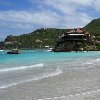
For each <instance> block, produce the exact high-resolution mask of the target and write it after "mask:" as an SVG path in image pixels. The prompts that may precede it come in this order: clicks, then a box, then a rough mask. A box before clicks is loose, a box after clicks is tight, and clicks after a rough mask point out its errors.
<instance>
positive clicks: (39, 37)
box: [0, 18, 100, 50]
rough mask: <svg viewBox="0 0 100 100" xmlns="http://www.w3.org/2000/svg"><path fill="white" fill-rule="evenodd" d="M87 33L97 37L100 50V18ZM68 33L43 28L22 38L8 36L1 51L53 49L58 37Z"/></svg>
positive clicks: (95, 20)
mask: <svg viewBox="0 0 100 100" xmlns="http://www.w3.org/2000/svg"><path fill="white" fill-rule="evenodd" d="M84 29H85V30H86V31H88V32H89V33H91V35H94V36H95V41H96V43H95V44H96V46H97V49H99V50H100V18H99V19H94V20H92V21H91V22H90V23H89V24H88V25H86V26H85V27H84ZM65 32H67V29H57V28H46V29H44V28H41V29H37V30H35V31H33V32H31V33H29V34H23V35H20V36H12V35H10V36H7V38H6V39H5V41H3V42H0V49H11V48H16V47H18V48H20V49H33V48H44V47H45V46H50V47H52V48H54V47H55V45H56V40H57V38H58V36H61V35H62V34H63V33H65Z"/></svg>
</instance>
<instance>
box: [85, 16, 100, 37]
mask: <svg viewBox="0 0 100 100" xmlns="http://www.w3.org/2000/svg"><path fill="white" fill-rule="evenodd" d="M84 29H85V30H86V31H88V32H89V33H91V34H92V35H94V36H100V18H99V19H94V20H92V21H91V22H90V23H89V24H87V25H86V26H85V27H84Z"/></svg>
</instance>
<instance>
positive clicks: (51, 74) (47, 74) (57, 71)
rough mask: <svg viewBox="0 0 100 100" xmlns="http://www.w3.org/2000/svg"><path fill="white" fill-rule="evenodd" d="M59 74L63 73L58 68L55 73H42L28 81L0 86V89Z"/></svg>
mask: <svg viewBox="0 0 100 100" xmlns="http://www.w3.org/2000/svg"><path fill="white" fill-rule="evenodd" d="M61 73H63V72H62V71H61V70H60V69H59V68H57V69H56V71H54V72H51V73H43V74H42V75H39V76H36V77H35V78H32V79H28V80H24V81H19V82H16V83H12V84H8V85H3V86H0V89H4V88H8V87H12V86H16V85H18V84H22V83H26V82H31V81H37V80H40V79H44V78H48V77H53V76H57V75H60V74H61Z"/></svg>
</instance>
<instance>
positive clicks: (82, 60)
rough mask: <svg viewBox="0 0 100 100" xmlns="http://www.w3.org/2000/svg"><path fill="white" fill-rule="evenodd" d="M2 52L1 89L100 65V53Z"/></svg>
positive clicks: (0, 62)
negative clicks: (65, 70)
mask: <svg viewBox="0 0 100 100" xmlns="http://www.w3.org/2000/svg"><path fill="white" fill-rule="evenodd" d="M6 52H7V51H0V88H1V89H2V88H7V87H10V86H13V85H17V84H20V83H23V82H28V81H33V80H39V79H43V78H45V77H50V76H54V75H59V74H61V73H63V70H64V69H67V70H68V69H79V68H80V69H81V68H88V67H89V66H92V65H99V64H100V63H99V62H100V52H99V51H90V52H62V53H60V52H59V53H58V52H48V51H46V50H21V51H20V52H21V54H18V55H14V54H12V55H10V54H7V53H6Z"/></svg>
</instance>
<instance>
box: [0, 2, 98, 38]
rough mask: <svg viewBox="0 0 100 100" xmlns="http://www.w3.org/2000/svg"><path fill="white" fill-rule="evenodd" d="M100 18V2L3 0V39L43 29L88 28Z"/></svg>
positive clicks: (0, 30) (0, 4)
mask: <svg viewBox="0 0 100 100" xmlns="http://www.w3.org/2000/svg"><path fill="white" fill-rule="evenodd" d="M99 17H100V0H0V40H3V39H5V38H6V36H8V35H20V34H26V33H30V32H32V31H34V30H35V29H39V28H77V27H84V26H85V25H86V24H88V23H89V22H90V21H91V20H93V19H97V18H99Z"/></svg>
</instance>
